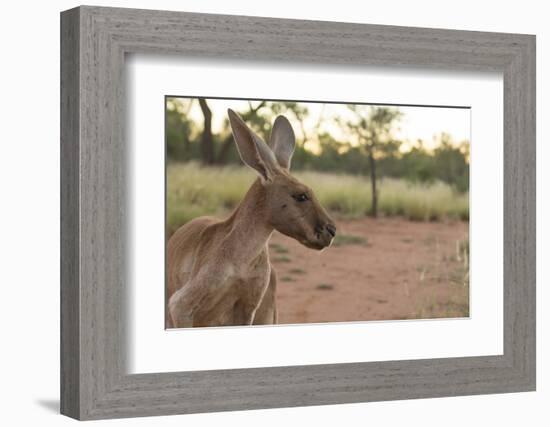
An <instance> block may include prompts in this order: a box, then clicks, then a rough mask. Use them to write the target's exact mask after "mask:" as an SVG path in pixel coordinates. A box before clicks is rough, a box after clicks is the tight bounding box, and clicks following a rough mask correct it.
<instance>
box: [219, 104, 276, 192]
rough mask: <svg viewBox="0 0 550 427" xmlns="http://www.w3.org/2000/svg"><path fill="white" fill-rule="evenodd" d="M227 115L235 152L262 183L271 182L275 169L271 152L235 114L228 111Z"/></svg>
mask: <svg viewBox="0 0 550 427" xmlns="http://www.w3.org/2000/svg"><path fill="white" fill-rule="evenodd" d="M227 114H228V116H229V123H231V130H232V132H233V138H234V139H235V143H236V144H237V151H238V152H239V155H240V156H241V159H242V161H243V162H244V163H245V164H246V165H248V166H250V167H251V168H252V169H254V170H255V171H256V172H258V174H259V175H260V177H261V178H262V182H264V183H265V182H268V181H271V180H272V179H273V175H274V173H275V170H276V168H277V160H276V159H275V155H274V154H273V151H271V148H269V146H268V145H267V144H266V143H265V142H264V141H262V139H261V138H260V137H259V136H258V135H256V134H255V133H254V132H253V131H252V130H250V128H249V127H248V126H247V125H246V123H245V122H244V121H243V119H241V118H240V117H239V115H238V114H237V113H235V112H234V111H233V110H231V109H228V110H227Z"/></svg>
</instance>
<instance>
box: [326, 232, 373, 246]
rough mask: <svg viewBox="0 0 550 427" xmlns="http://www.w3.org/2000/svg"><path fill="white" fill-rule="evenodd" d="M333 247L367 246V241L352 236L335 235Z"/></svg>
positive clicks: (363, 238)
mask: <svg viewBox="0 0 550 427" xmlns="http://www.w3.org/2000/svg"><path fill="white" fill-rule="evenodd" d="M332 244H333V245H334V246H344V245H360V246H368V245H369V241H368V240H367V239H366V238H365V237H361V236H353V235H350V234H336V237H334V240H333V242H332Z"/></svg>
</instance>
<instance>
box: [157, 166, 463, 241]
mask: <svg viewBox="0 0 550 427" xmlns="http://www.w3.org/2000/svg"><path fill="white" fill-rule="evenodd" d="M294 175H295V176H296V177H297V178H298V179H300V180H302V181H303V182H304V183H306V184H307V185H309V186H311V187H312V188H313V190H314V192H315V194H316V196H317V198H318V199H319V201H320V202H321V204H322V205H323V206H324V207H325V208H326V209H328V210H329V211H330V212H331V213H332V214H336V215H340V216H344V217H350V218H359V217H362V216H365V215H367V214H368V213H369V212H370V210H371V188H370V184H369V180H368V179H367V178H366V177H363V176H355V175H343V174H342V175H339V174H332V173H321V172H307V171H306V172H296V173H294ZM254 179H255V175H254V173H253V172H252V171H251V170H250V169H249V168H246V167H235V166H228V167H201V166H199V165H198V164H196V163H169V164H168V170H167V226H168V230H167V231H168V233H169V234H170V233H172V232H173V231H175V230H176V229H177V228H178V227H179V226H181V225H182V224H185V223H186V222H187V221H189V220H191V219H193V218H195V217H197V216H201V215H220V216H221V215H226V214H227V213H228V212H229V211H230V210H232V209H233V208H234V207H235V206H236V205H237V204H238V203H239V201H240V200H241V199H242V197H243V196H244V194H245V192H246V190H247V189H248V188H249V187H250V185H251V184H252V182H253V181H254ZM378 187H379V197H378V199H379V201H378V204H379V207H378V209H379V212H380V215H385V216H397V215H398V216H403V217H406V218H408V219H410V220H415V221H438V220H441V219H443V218H452V219H462V220H467V219H468V217H469V209H468V193H464V194H460V193H457V192H455V191H454V190H453V189H452V188H451V187H450V186H449V185H447V184H444V183H442V182H436V183H434V184H431V185H422V184H412V183H410V182H407V181H404V180H397V179H389V178H385V179H380V180H379V186H378Z"/></svg>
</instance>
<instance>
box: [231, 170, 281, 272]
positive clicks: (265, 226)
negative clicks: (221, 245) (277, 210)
mask: <svg viewBox="0 0 550 427" xmlns="http://www.w3.org/2000/svg"><path fill="white" fill-rule="evenodd" d="M267 209H268V208H267V200H266V193H265V188H264V187H263V185H262V183H261V182H260V180H259V179H258V180H256V181H255V182H254V184H252V186H251V187H250V189H249V190H248V192H247V193H246V195H245V196H244V199H243V200H242V201H241V203H240V204H239V206H237V208H236V209H235V211H234V212H233V214H232V215H231V216H230V217H229V218H228V219H227V220H226V224H227V226H228V234H227V239H226V242H227V243H228V244H229V246H230V248H231V249H233V250H234V251H235V254H238V256H239V257H240V258H241V261H243V262H250V261H253V260H254V259H256V258H257V257H258V255H260V253H261V252H262V250H263V249H264V248H265V245H266V244H267V242H268V240H269V238H270V237H271V233H273V227H272V226H271V225H270V224H269V221H268V210H267Z"/></svg>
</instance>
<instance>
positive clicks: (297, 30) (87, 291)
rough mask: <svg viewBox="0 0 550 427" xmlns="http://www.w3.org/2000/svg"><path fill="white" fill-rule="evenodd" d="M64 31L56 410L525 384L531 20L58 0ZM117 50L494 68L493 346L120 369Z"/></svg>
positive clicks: (529, 314) (531, 192)
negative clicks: (498, 115)
mask: <svg viewBox="0 0 550 427" xmlns="http://www.w3.org/2000/svg"><path fill="white" fill-rule="evenodd" d="M61 38H62V64H61V65H62V66H61V79H62V93H61V119H62V132H61V134H62V138H61V160H62V175H61V187H62V195H61V197H62V201H61V203H62V206H61V208H62V209H61V211H62V218H61V222H62V224H61V229H62V266H61V275H62V283H61V288H62V294H61V297H62V302H61V310H62V330H61V335H62V339H61V353H62V360H61V363H62V370H61V371H62V377H61V389H62V390H61V403H62V406H61V407H62V413H64V414H66V415H69V416H71V417H74V418H78V419H99V418H115V417H130V416H148V415H163V414H180V413H192V412H211V411H226V410H242V409H257V408H273V407H282V406H303V405H321V404H335V403H346V402H364V401H378V400H390V399H410V398H423V397H437V396H452V395H465V394H481V393H502V392H514V391H527V390H534V388H535V38H534V36H529V35H518V34H501V33H483V32H469V31H451V30H439V29H422V28H407V27H392V26H379V25H359V24H345V23H334V22H315V21H301V20H281V19H270V18H253V17H242V16H224V15H205V14H192V13H181V12H163V11H146V10H133V9H113V8H96V7H86V6H84V7H80V8H77V9H73V10H70V11H67V12H63V13H62V26H61ZM127 53H150V54H174V55H184V56H186V57H202V58H216V59H222V60H227V59H236V60H262V61H273V63H275V62H274V61H277V62H279V63H280V62H281V61H285V62H287V63H289V64H292V65H293V66H296V67H300V66H301V65H302V64H310V63H319V64H323V66H327V67H346V68H349V67H361V66H363V65H386V66H392V67H405V66H406V67H418V68H438V69H448V70H487V71H500V72H502V73H503V75H504V123H505V128H504V166H505V169H504V171H505V177H504V213H505V215H504V260H505V262H504V354H503V355H500V356H487V357H468V358H448V359H429V360H413V361H399V362H370V363H352V364H349V363H348V364H334V365H312V366H291V367H273V368H255V369H235V370H220V371H203V372H196V371H195V372H176V373H158V374H140V375H128V374H127V373H126V369H125V357H126V354H125V350H126V345H125V343H126V339H127V334H126V324H125V295H126V290H127V289H126V284H127V281H128V280H130V275H131V272H130V271H129V268H128V265H127V257H126V251H127V247H126V246H127V245H128V238H129V237H130V236H129V235H128V233H127V227H128V225H127V224H126V221H125V217H126V216H125V212H126V209H127V207H126V206H127V196H128V195H127V193H126V188H127V186H126V179H127V175H126V171H127V168H128V165H127V164H126V157H127V156H126V150H127V147H126V143H125V138H124V122H125V112H124V102H125V82H124V55H125V54H127ZM162 283H163V279H162V278H159V286H162Z"/></svg>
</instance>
